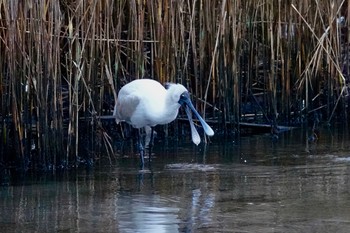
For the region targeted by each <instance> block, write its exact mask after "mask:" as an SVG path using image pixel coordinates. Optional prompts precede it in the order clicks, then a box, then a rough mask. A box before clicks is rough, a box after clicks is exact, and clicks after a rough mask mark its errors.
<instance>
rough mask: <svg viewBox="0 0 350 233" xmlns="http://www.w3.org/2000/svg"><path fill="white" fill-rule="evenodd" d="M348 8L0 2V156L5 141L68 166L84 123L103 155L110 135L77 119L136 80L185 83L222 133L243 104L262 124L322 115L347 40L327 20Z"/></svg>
mask: <svg viewBox="0 0 350 233" xmlns="http://www.w3.org/2000/svg"><path fill="white" fill-rule="evenodd" d="M346 4H347V1H345V0H339V1H333V2H327V1H319V0H316V1H315V0H303V1H292V0H288V1H287V2H282V1H262V0H248V1H225V0H223V1H216V2H208V1H203V0H192V1H168V0H165V1H161V2H160V1H154V0H150V1H136V0H132V1H126V0H121V1H113V0H106V1H97V0H95V1H85V0H82V1H78V2H74V1H60V2H54V1H49V0H44V1H40V2H36V1H33V0H31V1H25V2H18V1H2V2H0V10H1V19H0V48H1V51H0V52H1V54H0V55H1V56H0V69H1V75H0V84H1V86H0V94H1V97H0V100H1V107H2V108H1V111H0V113H1V118H2V126H1V135H2V136H1V140H2V141H3V142H6V143H7V144H6V143H5V144H6V145H5V144H4V145H3V146H1V148H2V150H1V156H0V161H2V160H3V158H4V156H5V155H4V154H6V153H4V152H5V151H4V148H10V145H9V141H11V140H9V137H12V140H13V141H15V142H16V143H17V144H15V146H14V148H15V150H16V153H17V155H16V156H17V157H16V158H14V159H13V160H16V159H17V158H19V159H20V160H23V161H24V160H25V159H29V160H34V159H36V160H37V161H38V163H41V164H43V166H48V165H50V166H51V165H52V166H58V165H59V164H62V163H73V162H77V161H78V160H79V159H80V157H81V156H79V153H80V152H79V144H81V143H82V141H81V139H82V138H83V137H84V134H81V130H82V128H84V129H86V132H85V133H87V134H88V137H90V138H91V140H92V143H91V144H92V145H91V146H89V148H90V149H91V150H94V149H97V148H96V147H94V146H93V145H95V144H98V143H99V142H104V143H101V144H104V145H105V148H106V149H105V150H106V151H108V152H109V154H110V155H111V153H112V148H113V146H112V143H111V141H110V138H109V137H107V134H105V132H104V131H103V130H102V131H103V132H102V133H101V134H98V136H96V131H99V130H101V129H100V127H99V126H98V124H88V123H87V122H82V121H80V119H81V117H85V118H87V117H90V116H95V115H100V114H103V113H104V111H105V110H104V109H106V108H107V109H108V107H109V106H108V105H111V106H113V104H114V103H111V102H115V101H117V100H116V92H117V91H118V89H119V88H120V87H121V86H122V85H124V84H125V83H127V82H129V81H131V80H132V79H135V78H143V77H152V78H155V79H157V80H159V81H160V82H163V83H164V82H168V81H170V82H180V83H183V84H184V85H186V86H187V87H188V89H189V90H190V91H191V93H193V96H194V97H195V100H197V101H195V104H196V107H197V108H198V109H199V111H200V112H201V113H204V114H205V115H207V113H209V114H208V115H207V118H208V116H209V115H210V116H211V117H214V118H213V120H216V119H220V122H221V123H222V124H221V123H220V124H218V128H219V129H220V128H221V130H226V131H227V132H228V133H229V130H227V129H228V128H229V127H227V126H229V125H232V124H233V125H235V126H234V127H233V128H236V129H238V123H239V122H240V121H242V113H243V112H246V111H247V110H246V109H247V108H249V106H253V107H251V108H252V109H248V110H249V111H251V112H252V113H254V114H255V115H256V120H257V121H259V122H261V121H269V122H274V123H277V121H278V122H293V120H292V117H293V118H295V117H294V116H292V112H294V113H298V112H302V110H305V109H303V108H304V107H306V111H304V113H308V112H309V113H310V112H315V111H316V110H317V111H324V109H326V108H324V107H322V106H325V105H326V106H327V109H328V113H327V114H328V119H331V118H332V117H333V116H334V115H335V114H336V109H337V110H338V109H340V107H342V106H343V108H345V104H341V103H344V101H342V100H343V96H344V95H345V93H346V90H347V89H346V88H345V87H346V86H345V81H346V79H347V76H345V75H344V71H346V70H347V71H348V70H349V68H348V67H346V66H345V65H343V63H342V60H341V59H340V58H341V57H342V56H343V55H342V54H343V53H344V50H345V48H344V44H347V41H345V42H344V40H343V39H342V35H343V34H344V33H343V32H342V31H341V30H342V28H340V27H339V25H338V24H337V23H336V20H337V18H339V16H340V14H341V12H348V11H350V10H349V9H350V7H349V5H346ZM344 8H345V10H344ZM346 22H347V23H348V24H349V22H348V21H346ZM347 34H349V32H347ZM347 36H348V35H347ZM348 73H349V72H347V73H345V74H348ZM293 89H296V90H298V92H293ZM324 92H327V93H328V94H327V96H325V94H324ZM325 100H326V102H325ZM327 101H328V102H327ZM300 102H305V106H302V105H301V104H300ZM106 105H107V107H106ZM292 108H294V109H293V110H292ZM266 109H268V110H266ZM108 112H111V110H110V109H109V110H108ZM259 115H262V116H263V117H259ZM295 115H297V114H295ZM8 118H11V124H13V128H12V131H11V130H10V131H9V130H8V129H9V123H8V122H7V121H6V120H5V119H8ZM221 119H222V120H221ZM217 121H218V122H219V120H217ZM294 121H297V120H295V119H294ZM33 126H35V127H33ZM174 127H175V128H177V125H176V124H174ZM101 128H102V127H101ZM9 132H15V134H14V135H13V136H12V135H11V134H10V133H9ZM85 137H87V136H85ZM33 147H34V149H33ZM34 151H36V152H35V153H34ZM37 155H39V156H37ZM110 158H111V157H110ZM11 159H12V158H11Z"/></svg>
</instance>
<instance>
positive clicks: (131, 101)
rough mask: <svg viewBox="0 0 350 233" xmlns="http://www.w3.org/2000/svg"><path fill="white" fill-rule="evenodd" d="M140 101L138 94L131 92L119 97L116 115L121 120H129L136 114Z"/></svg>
mask: <svg viewBox="0 0 350 233" xmlns="http://www.w3.org/2000/svg"><path fill="white" fill-rule="evenodd" d="M139 103H140V98H139V97H138V96H137V95H133V94H129V95H126V96H123V97H122V98H118V102H117V110H116V116H117V118H118V119H119V120H120V121H126V122H129V121H130V118H131V117H132V115H133V114H134V112H135V110H136V108H137V106H138V105H139Z"/></svg>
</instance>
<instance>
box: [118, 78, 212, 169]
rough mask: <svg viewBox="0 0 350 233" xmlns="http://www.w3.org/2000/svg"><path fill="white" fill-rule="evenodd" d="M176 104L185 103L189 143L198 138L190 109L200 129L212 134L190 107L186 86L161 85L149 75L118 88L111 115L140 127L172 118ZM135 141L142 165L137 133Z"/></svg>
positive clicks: (174, 115)
mask: <svg viewBox="0 0 350 233" xmlns="http://www.w3.org/2000/svg"><path fill="white" fill-rule="evenodd" d="M180 106H184V107H185V110H186V113H187V116H188V120H189V122H190V126H191V135H192V141H193V143H195V144H196V145H198V144H199V143H200V141H201V139H200V136H199V134H198V132H197V130H196V128H195V126H194V124H193V121H192V115H191V110H192V111H193V113H194V114H195V115H196V117H197V118H198V120H199V121H200V123H201V124H202V126H203V129H204V132H205V133H206V134H207V135H208V136H213V135H214V131H213V130H212V128H211V127H210V126H209V125H208V124H207V123H206V122H205V121H204V119H203V118H202V117H201V116H200V115H199V113H198V112H197V111H196V109H195V108H194V106H193V104H192V102H191V100H190V94H189V92H188V90H187V89H186V88H185V87H184V86H183V85H181V84H174V83H167V84H166V85H165V87H164V86H163V85H161V84H160V83H159V82H157V81H155V80H152V79H136V80H134V81H132V82H130V83H128V84H126V85H125V86H123V87H122V88H121V89H120V91H119V93H118V99H117V103H116V105H115V108H114V113H113V115H114V117H115V118H116V121H117V123H119V122H120V121H125V122H127V123H128V124H130V125H132V127H134V128H136V129H140V128H143V127H154V126H156V125H164V124H168V123H170V122H172V121H174V120H175V118H176V117H177V114H178V112H179V108H180ZM152 129H153V128H152ZM151 137H152V136H151ZM151 140H152V139H151ZM138 143H139V149H140V158H141V164H142V165H143V164H144V158H143V154H144V149H143V146H142V143H141V140H140V135H139V142H138Z"/></svg>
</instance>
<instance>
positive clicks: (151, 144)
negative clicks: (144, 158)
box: [148, 127, 154, 162]
mask: <svg viewBox="0 0 350 233" xmlns="http://www.w3.org/2000/svg"><path fill="white" fill-rule="evenodd" d="M153 135H154V129H153V127H151V138H150V141H149V145H148V146H149V157H148V160H149V162H151V157H152V147H153Z"/></svg>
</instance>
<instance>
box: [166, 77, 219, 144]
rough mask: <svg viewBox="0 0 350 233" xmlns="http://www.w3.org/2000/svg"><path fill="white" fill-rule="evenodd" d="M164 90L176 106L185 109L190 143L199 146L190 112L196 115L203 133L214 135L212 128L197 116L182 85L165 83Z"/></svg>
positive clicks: (188, 94) (198, 138)
mask: <svg viewBox="0 0 350 233" xmlns="http://www.w3.org/2000/svg"><path fill="white" fill-rule="evenodd" d="M165 88H166V89H167V90H168V92H169V94H170V95H171V98H172V100H173V101H176V102H177V103H178V104H180V106H183V107H185V110H186V114H187V117H188V120H189V122H190V125H191V132H192V141H193V142H194V143H195V144H197V145H198V144H199V142H200V137H199V135H198V132H197V130H196V129H195V127H194V126H193V121H192V113H191V111H192V112H193V113H194V114H195V115H196V117H197V118H198V120H199V121H200V123H201V124H202V126H203V129H204V131H205V133H206V134H207V135H208V136H213V135H214V131H213V130H212V128H211V127H210V126H209V125H208V124H207V123H206V122H205V121H204V119H203V118H202V117H201V116H200V115H199V113H198V112H197V110H196V109H195V108H194V106H193V104H192V101H191V98H190V93H189V92H188V90H187V89H186V88H185V87H184V86H183V85H181V84H174V83H167V84H166V85H165Z"/></svg>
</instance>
